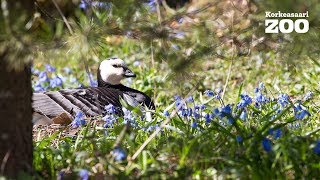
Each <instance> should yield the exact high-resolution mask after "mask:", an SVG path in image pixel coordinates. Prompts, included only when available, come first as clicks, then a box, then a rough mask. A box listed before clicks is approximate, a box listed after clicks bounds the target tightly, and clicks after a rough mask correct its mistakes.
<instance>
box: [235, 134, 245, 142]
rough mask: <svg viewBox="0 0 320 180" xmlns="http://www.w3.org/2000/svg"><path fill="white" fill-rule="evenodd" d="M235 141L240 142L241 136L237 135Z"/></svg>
mask: <svg viewBox="0 0 320 180" xmlns="http://www.w3.org/2000/svg"><path fill="white" fill-rule="evenodd" d="M236 141H237V142H238V143H241V142H242V141H243V138H242V137H241V136H240V135H237V137H236Z"/></svg>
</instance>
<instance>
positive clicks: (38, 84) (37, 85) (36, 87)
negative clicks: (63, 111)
mask: <svg viewBox="0 0 320 180" xmlns="http://www.w3.org/2000/svg"><path fill="white" fill-rule="evenodd" d="M33 90H34V92H42V91H45V89H44V88H43V87H42V85H41V83H39V82H37V83H36V84H35V86H34V87H33Z"/></svg>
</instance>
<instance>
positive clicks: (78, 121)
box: [71, 111, 86, 128]
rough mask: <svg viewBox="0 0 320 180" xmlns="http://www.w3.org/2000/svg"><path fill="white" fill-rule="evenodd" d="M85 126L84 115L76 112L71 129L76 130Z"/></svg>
mask: <svg viewBox="0 0 320 180" xmlns="http://www.w3.org/2000/svg"><path fill="white" fill-rule="evenodd" d="M84 125H86V120H85V119H84V114H83V112H82V111H79V112H77V114H76V116H75V118H74V120H73V121H72V123H71V126H72V128H78V127H79V126H84Z"/></svg>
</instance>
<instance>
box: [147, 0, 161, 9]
mask: <svg viewBox="0 0 320 180" xmlns="http://www.w3.org/2000/svg"><path fill="white" fill-rule="evenodd" d="M157 1H158V0H149V1H148V2H147V3H146V4H147V6H149V7H150V8H151V9H150V11H151V12H153V11H156V6H157Z"/></svg>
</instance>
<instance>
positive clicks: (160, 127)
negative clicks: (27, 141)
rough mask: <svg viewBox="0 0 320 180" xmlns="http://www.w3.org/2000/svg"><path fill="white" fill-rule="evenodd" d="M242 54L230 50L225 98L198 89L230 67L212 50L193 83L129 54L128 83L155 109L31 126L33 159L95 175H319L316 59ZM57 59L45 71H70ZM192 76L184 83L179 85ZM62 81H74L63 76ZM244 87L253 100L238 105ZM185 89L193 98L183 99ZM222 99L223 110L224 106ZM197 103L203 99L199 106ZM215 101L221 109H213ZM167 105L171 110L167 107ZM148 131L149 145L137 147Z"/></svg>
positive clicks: (63, 171)
mask: <svg viewBox="0 0 320 180" xmlns="http://www.w3.org/2000/svg"><path fill="white" fill-rule="evenodd" d="M245 59H246V60H247V61H245V60H244V59H241V60H235V61H234V64H233V65H232V66H231V71H230V72H231V73H230V74H229V77H230V79H229V82H228V83H227V86H226V89H225V92H226V93H225V96H224V99H219V98H218V99H217V98H216V97H208V96H207V95H205V90H206V89H213V91H215V89H216V88H218V87H221V88H223V87H224V86H223V85H224V83H225V82H226V78H227V74H224V73H221V72H227V69H228V68H229V67H230V66H229V65H230V62H229V61H222V60H219V61H217V62H215V63H214V64H213V66H212V67H210V68H208V70H206V71H203V72H200V71H199V72H194V73H193V75H196V76H197V78H199V79H201V78H203V80H202V81H201V82H200V85H199V86H197V88H196V89H193V90H190V91H189V90H184V91H181V89H178V88H176V89H172V88H171V89H170V88H169V87H170V86H172V85H174V84H175V81H174V80H172V81H171V80H170V79H169V77H168V76H167V74H170V70H168V69H167V70H165V67H163V66H162V67H161V66H160V64H156V66H157V67H158V68H150V67H149V66H148V65H147V64H145V63H144V62H142V61H141V62H140V65H139V66H133V65H132V64H133V61H131V62H129V64H131V65H130V67H132V68H133V70H134V71H135V72H138V77H137V79H133V80H132V82H131V84H130V81H129V82H126V83H128V84H130V86H131V87H134V88H137V89H139V90H142V91H144V92H147V93H148V94H149V95H151V96H152V97H154V100H155V102H156V105H157V110H156V111H155V113H154V116H153V118H152V120H151V121H146V119H143V118H142V119H141V118H140V117H139V115H137V114H135V115H134V116H135V117H134V118H131V119H129V120H128V119H124V118H123V117H117V120H116V121H115V122H114V123H113V124H112V125H110V126H109V127H107V128H104V127H103V125H104V124H105V122H104V121H103V120H101V117H100V118H99V117H97V118H95V119H88V118H87V119H86V120H87V125H85V126H81V127H79V128H76V129H72V128H71V127H70V126H66V127H64V126H52V127H37V129H35V130H34V149H35V151H34V166H35V169H36V172H37V175H38V177H39V178H45V179H46V178H53V177H57V176H63V177H77V176H78V175H79V173H80V172H82V174H81V175H82V177H85V176H83V175H86V173H88V174H89V175H90V177H95V178H98V177H101V176H105V177H118V178H124V177H128V178H129V177H131V178H144V177H148V178H149V177H151V178H195V179H198V178H203V177H216V178H217V177H222V178H250V179H270V178H277V179H278V178H281V179H282V178H288V179H294V178H302V177H306V178H315V177H318V176H319V175H320V174H319V172H320V171H319V168H320V164H319V158H320V156H319V155H320V152H319V148H320V147H319V146H320V143H319V141H318V139H319V128H320V127H319V125H318V124H319V105H318V103H319V100H318V99H317V97H318V96H319V91H318V89H317V88H318V87H317V81H318V79H317V74H318V70H317V68H318V67H317V66H316V65H313V66H312V67H311V68H308V69H304V68H303V65H302V67H296V68H297V69H298V68H301V69H304V71H303V72H302V71H298V70H296V71H286V70H283V69H282V68H279V69H275V68H274V64H276V63H277V60H276V59H268V61H263V62H262V63H261V64H260V65H259V66H260V68H256V66H258V65H256V66H254V65H253V62H256V61H255V59H254V58H245ZM57 62H58V61H57ZM308 63H310V64H312V62H310V61H308ZM205 64H209V65H210V62H208V63H205ZM55 66H56V67H57V72H53V73H52V74H61V75H63V76H68V75H67V74H64V73H63V72H62V69H61V68H60V67H59V63H57V64H55ZM70 66H71V67H72V69H73V70H74V71H75V72H74V73H72V76H76V77H80V78H78V79H79V82H84V84H87V83H88V82H87V80H85V79H86V74H85V71H84V70H81V71H80V70H79V71H77V69H83V68H78V67H76V66H77V64H74V67H73V65H72V64H71V65H70ZM253 66H254V67H253ZM304 66H305V67H306V65H304ZM36 67H40V68H43V66H42V65H39V66H36ZM161 68H162V70H160V69H161ZM280 73H282V74H283V75H280ZM291 73H292V74H291ZM50 75H51V74H49V76H50ZM36 80H37V77H36V76H35V79H34V81H36ZM260 81H262V82H266V83H265V87H260V90H259V92H260V93H261V94H262V95H263V97H265V98H266V101H265V102H261V103H260V104H258V105H256V102H259V100H258V99H257V96H258V95H259V93H257V92H256V93H255V92H254V89H255V87H256V86H258V84H259V82H260ZM298 85H299V86H298ZM74 86H75V85H73V87H74ZM191 86H192V84H190V85H188V83H186V84H185V87H186V89H191V88H188V87H191ZM64 87H72V84H68V81H66V84H64ZM308 91H313V96H312V97H311V98H310V99H309V98H308V99H305V98H304V97H305V95H306V93H307V92H308ZM179 92H183V93H182V94H183V95H184V96H182V97H181V100H175V99H174V98H173V96H174V95H175V94H177V93H179ZM153 93H154V94H153ZM286 93H288V94H289V95H290V96H289V97H288V99H284V100H283V103H284V106H282V105H281V103H279V102H278V101H279V99H281V97H279V94H286ZM186 94H188V95H186ZM215 94H217V93H216V92H215ZM241 94H248V95H249V96H250V97H251V98H252V102H250V103H247V104H246V105H245V107H244V108H237V104H238V103H239V102H240V101H241V99H242V98H241V97H243V96H241ZM221 95H222V94H220V97H221ZM189 96H192V97H193V100H194V102H186V101H185V99H184V98H186V99H187V98H188V97H189ZM260 98H261V97H260ZM189 100H190V99H189ZM179 103H180V104H179ZM177 104H178V105H177ZM228 104H229V105H230V107H231V109H230V110H226V106H227V105H228ZM299 104H300V105H301V108H302V109H301V108H300V109H299V106H300V105H299ZM197 105H204V106H205V108H204V109H201V108H200V109H198V107H197ZM180 106H181V107H180ZM181 108H182V109H181ZM216 108H217V110H218V111H219V112H216V113H213V112H215V111H214V110H215V109H216ZM222 109H224V110H222ZM164 111H168V112H169V113H170V116H165V115H164ZM191 111H192V113H191ZM230 111H231V112H230ZM176 112H177V113H176ZM244 112H246V115H243V113H244ZM306 112H308V113H310V115H309V114H308V113H306ZM301 113H305V114H304V115H303V114H302V116H303V118H301V116H300V117H298V116H297V115H299V114H300V115H301ZM128 122H130V123H128ZM164 122H168V123H165V124H164ZM155 131H156V132H158V133H155ZM152 135H154V136H153V138H149V137H150V136H152ZM148 138H149V139H148ZM149 140H150V141H149ZM146 141H147V142H148V143H147V145H146V146H145V147H144V148H142V149H141V151H139V150H138V149H139V148H140V147H141V146H142V145H143V144H144V143H145V142H146ZM118 150H119V151H118Z"/></svg>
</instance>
